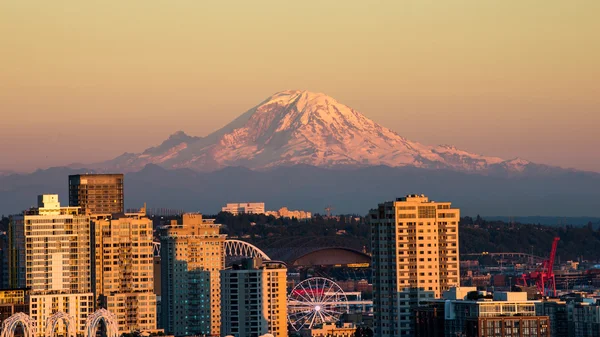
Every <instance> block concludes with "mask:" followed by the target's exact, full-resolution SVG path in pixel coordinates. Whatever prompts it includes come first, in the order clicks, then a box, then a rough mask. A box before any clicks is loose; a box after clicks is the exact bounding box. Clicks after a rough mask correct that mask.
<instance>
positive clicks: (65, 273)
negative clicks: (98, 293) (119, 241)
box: [9, 195, 94, 336]
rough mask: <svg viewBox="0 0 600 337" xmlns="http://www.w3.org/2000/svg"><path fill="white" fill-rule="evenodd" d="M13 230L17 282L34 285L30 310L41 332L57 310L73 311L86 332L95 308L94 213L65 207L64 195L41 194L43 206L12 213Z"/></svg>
mask: <svg viewBox="0 0 600 337" xmlns="http://www.w3.org/2000/svg"><path fill="white" fill-rule="evenodd" d="M9 231H10V233H9V237H10V241H11V250H10V256H9V264H10V265H11V268H10V270H11V273H12V274H13V275H11V283H12V286H13V287H17V288H29V289H30V295H29V315H30V316H31V318H32V319H33V320H34V321H35V322H36V325H37V331H38V335H39V336H43V335H44V333H45V331H44V329H45V325H46V319H47V318H48V317H49V316H51V315H52V314H54V313H55V312H57V311H62V312H65V313H67V314H70V315H71V316H73V317H74V318H75V321H76V322H77V327H76V330H77V332H78V333H83V331H84V328H85V321H86V319H87V317H88V315H89V314H91V313H92V311H93V310H94V295H93V293H92V284H91V272H92V269H91V266H90V252H91V249H90V241H91V240H90V239H91V237H90V218H89V217H88V216H87V215H84V214H81V212H80V208H79V207H60V202H59V201H58V195H41V196H39V197H38V207H37V208H31V209H29V210H27V211H25V212H24V213H23V215H22V216H16V217H13V218H12V221H11V223H10V225H9ZM61 327H62V329H63V330H64V328H65V326H64V325H61ZM62 333H65V331H62Z"/></svg>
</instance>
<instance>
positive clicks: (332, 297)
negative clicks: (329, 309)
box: [323, 291, 338, 302]
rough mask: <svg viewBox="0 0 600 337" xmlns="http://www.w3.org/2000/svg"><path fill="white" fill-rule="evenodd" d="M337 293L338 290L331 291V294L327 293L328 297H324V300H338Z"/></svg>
mask: <svg viewBox="0 0 600 337" xmlns="http://www.w3.org/2000/svg"><path fill="white" fill-rule="evenodd" d="M337 294H338V292H337V291H336V292H334V293H330V294H329V295H327V297H326V298H325V299H323V302H326V301H329V300H331V299H335V300H337V298H336V297H337Z"/></svg>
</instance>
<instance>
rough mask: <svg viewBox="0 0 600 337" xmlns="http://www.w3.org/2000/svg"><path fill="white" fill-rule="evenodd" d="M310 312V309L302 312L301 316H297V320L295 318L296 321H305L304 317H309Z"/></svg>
mask: <svg viewBox="0 0 600 337" xmlns="http://www.w3.org/2000/svg"><path fill="white" fill-rule="evenodd" d="M311 313H312V311H308V312H306V313H304V314H303V315H302V316H300V318H298V320H297V321H300V322H305V319H306V318H307V317H309V316H310V315H311Z"/></svg>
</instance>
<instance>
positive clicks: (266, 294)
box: [221, 258, 288, 337]
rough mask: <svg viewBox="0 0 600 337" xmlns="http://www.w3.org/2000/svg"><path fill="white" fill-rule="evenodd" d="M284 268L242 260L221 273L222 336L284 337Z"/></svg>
mask: <svg viewBox="0 0 600 337" xmlns="http://www.w3.org/2000/svg"><path fill="white" fill-rule="evenodd" d="M286 283H287V267H286V265H285V264H284V263H282V262H275V261H262V260H260V259H259V258H254V259H245V260H243V261H242V264H241V265H234V266H233V267H231V268H228V269H226V270H222V271H221V318H222V321H223V324H222V325H221V336H228V335H232V336H236V337H253V336H260V335H264V334H267V333H268V334H271V335H273V336H275V337H287V335H288V333H287V292H286V290H287V288H286Z"/></svg>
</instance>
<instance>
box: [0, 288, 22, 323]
mask: <svg viewBox="0 0 600 337" xmlns="http://www.w3.org/2000/svg"><path fill="white" fill-rule="evenodd" d="M17 312H22V313H26V314H28V313H29V289H26V288H23V289H2V290H0V321H2V322H4V320H5V319H7V318H9V317H10V316H12V315H13V314H16V313H17Z"/></svg>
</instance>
